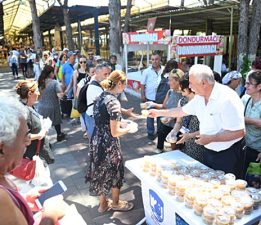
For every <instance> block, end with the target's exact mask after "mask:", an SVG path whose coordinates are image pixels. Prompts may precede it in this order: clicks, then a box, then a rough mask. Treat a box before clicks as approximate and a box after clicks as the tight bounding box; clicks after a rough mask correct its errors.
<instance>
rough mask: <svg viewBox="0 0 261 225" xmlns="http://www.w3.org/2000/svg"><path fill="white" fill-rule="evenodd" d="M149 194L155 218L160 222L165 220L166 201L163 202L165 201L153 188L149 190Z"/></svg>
mask: <svg viewBox="0 0 261 225" xmlns="http://www.w3.org/2000/svg"><path fill="white" fill-rule="evenodd" d="M149 195H150V207H151V210H152V212H153V214H154V216H155V218H156V219H157V220H158V221H159V222H163V220H164V203H163V201H162V200H161V199H160V197H159V196H158V195H157V194H156V192H155V191H153V190H151V189H150V190H149Z"/></svg>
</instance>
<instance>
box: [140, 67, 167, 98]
mask: <svg viewBox="0 0 261 225" xmlns="http://www.w3.org/2000/svg"><path fill="white" fill-rule="evenodd" d="M162 72H163V67H162V66H161V68H160V70H159V71H155V70H154V69H153V67H152V66H150V67H148V68H147V69H145V70H144V71H143V73H142V76H141V82H140V83H141V84H142V85H144V86H145V97H146V98H147V99H149V100H152V101H155V98H156V91H157V88H158V86H159V83H160V81H161V74H162Z"/></svg>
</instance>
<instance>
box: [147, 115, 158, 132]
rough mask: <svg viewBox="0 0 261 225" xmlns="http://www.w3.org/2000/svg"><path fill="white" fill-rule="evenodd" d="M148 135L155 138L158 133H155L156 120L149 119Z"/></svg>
mask: <svg viewBox="0 0 261 225" xmlns="http://www.w3.org/2000/svg"><path fill="white" fill-rule="evenodd" d="M160 123H161V122H160V118H159V117H158V118H157V130H158V129H159V126H160ZM147 133H148V135H149V136H153V135H154V134H156V133H157V131H156V132H155V127H154V118H150V117H148V118H147Z"/></svg>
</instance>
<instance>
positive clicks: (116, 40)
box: [109, 0, 121, 61]
mask: <svg viewBox="0 0 261 225" xmlns="http://www.w3.org/2000/svg"><path fill="white" fill-rule="evenodd" d="M120 12H121V1H120V0H109V20H110V41H109V47H110V54H114V55H116V56H117V58H118V60H119V61H121V55H120V47H121V13H120Z"/></svg>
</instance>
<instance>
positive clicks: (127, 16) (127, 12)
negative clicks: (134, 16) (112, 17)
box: [124, 0, 132, 33]
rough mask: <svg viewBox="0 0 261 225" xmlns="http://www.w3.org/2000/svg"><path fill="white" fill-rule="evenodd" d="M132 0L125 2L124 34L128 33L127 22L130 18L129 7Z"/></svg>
mask: <svg viewBox="0 0 261 225" xmlns="http://www.w3.org/2000/svg"><path fill="white" fill-rule="evenodd" d="M131 4H132V0H128V1H127V8H126V14H125V24H124V32H125V33H127V32H129V22H130V17H131V6H132V5H131Z"/></svg>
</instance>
